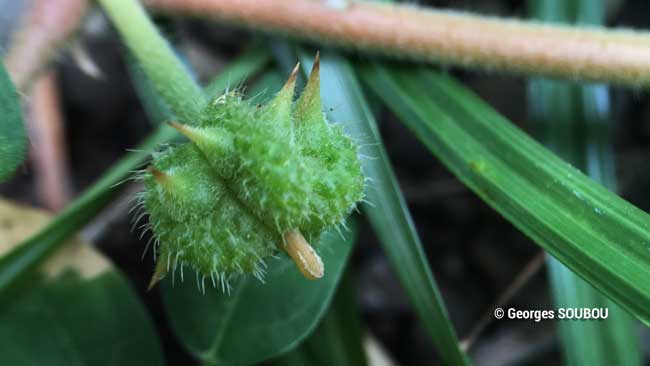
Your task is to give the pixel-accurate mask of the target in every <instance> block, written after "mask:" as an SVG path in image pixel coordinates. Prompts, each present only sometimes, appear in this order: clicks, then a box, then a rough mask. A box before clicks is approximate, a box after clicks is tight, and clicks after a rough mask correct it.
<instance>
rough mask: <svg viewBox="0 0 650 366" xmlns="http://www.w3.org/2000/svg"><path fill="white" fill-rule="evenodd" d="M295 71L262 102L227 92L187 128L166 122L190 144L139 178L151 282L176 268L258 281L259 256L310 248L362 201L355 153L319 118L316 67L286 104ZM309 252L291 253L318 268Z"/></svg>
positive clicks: (166, 153) (162, 156) (167, 153)
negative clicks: (152, 249)
mask: <svg viewBox="0 0 650 366" xmlns="http://www.w3.org/2000/svg"><path fill="white" fill-rule="evenodd" d="M297 71H298V69H297V67H296V69H295V70H294V72H293V73H292V75H291V76H290V77H289V80H288V81H287V83H286V84H285V86H284V87H283V88H282V89H281V90H280V91H279V92H278V93H277V95H276V96H275V98H274V99H272V100H271V101H270V102H269V103H268V104H266V105H264V106H259V105H255V104H252V103H251V102H249V101H248V100H245V99H244V98H243V96H242V95H241V94H239V93H237V92H228V93H226V94H224V95H222V96H220V97H219V98H216V99H215V100H213V101H211V102H210V103H209V104H208V106H207V107H206V108H205V110H204V111H203V113H202V115H201V118H200V120H199V121H194V122H195V123H194V124H191V125H180V124H176V123H173V124H172V125H173V126H174V127H175V128H177V129H178V130H179V131H180V132H182V133H183V134H184V135H185V136H187V137H188V138H189V139H190V142H187V143H183V144H179V145H177V146H173V147H167V148H165V149H164V150H162V151H161V152H158V153H156V154H154V155H153V159H152V164H151V166H150V168H149V169H148V170H147V171H145V172H143V173H142V175H141V178H142V179H143V181H144V185H145V191H144V192H143V193H142V196H141V197H142V202H143V205H144V207H145V208H146V210H147V212H148V213H149V224H148V226H149V228H150V229H151V230H152V231H153V235H154V238H155V239H156V244H155V246H156V252H157V253H158V256H157V257H158V259H157V260H158V262H159V264H158V266H157V271H156V273H157V274H158V277H160V274H161V273H163V274H164V273H165V272H166V271H168V270H175V269H176V268H177V267H179V266H180V267H181V268H182V267H191V268H193V269H195V270H196V271H197V273H198V274H199V275H202V276H204V277H211V278H212V280H213V282H219V283H221V284H222V285H223V284H224V282H225V283H227V280H228V278H230V277H231V276H233V275H237V274H254V275H255V276H256V277H258V278H260V279H261V278H262V275H263V269H264V267H265V264H264V263H265V260H267V259H268V258H270V257H272V256H274V255H277V254H278V253H279V252H280V251H281V250H282V249H284V250H288V249H287V248H293V246H286V245H285V244H283V243H285V242H286V238H293V237H294V236H295V235H294V234H295V233H299V234H300V233H302V235H304V236H305V237H306V239H307V240H308V241H310V242H317V240H318V238H319V236H320V234H321V233H322V232H323V231H324V230H326V229H328V228H331V227H337V226H338V225H340V224H342V222H343V220H344V219H345V217H346V216H347V215H348V214H349V213H350V212H351V211H352V210H353V209H354V208H355V206H356V204H357V202H358V201H360V200H361V199H362V198H363V190H364V182H365V180H364V177H363V174H362V172H361V164H360V162H359V158H358V154H357V152H358V148H357V146H356V144H355V143H354V142H353V141H352V140H351V139H350V138H349V137H348V136H347V135H346V134H345V133H344V131H343V129H342V127H341V126H339V125H333V124H330V123H328V122H327V121H326V119H325V115H324V114H323V112H322V105H321V99H320V85H319V67H318V61H317V60H316V62H315V63H314V68H313V69H312V73H311V76H310V78H309V81H308V83H307V85H306V87H305V89H304V90H303V92H302V95H301V97H300V98H299V99H298V100H297V101H295V102H294V101H293V94H294V87H295V81H296V74H297ZM287 233H293V234H292V235H289V236H285V234H287ZM299 234H298V235H299ZM292 240H293V239H292ZM305 245H307V246H308V244H305ZM298 247H301V246H300V245H298ZM302 247H304V245H303V246H302ZM309 249H310V248H309ZM311 252H312V251H311V250H306V249H302V250H301V251H300V253H297V254H296V253H290V254H292V257H295V258H299V260H301V261H303V262H305V263H306V264H307V265H309V264H310V263H318V261H320V258H318V259H317V260H310V259H309V258H308V257H309V256H310V255H311V254H310V253H311ZM302 254H305V255H306V256H307V258H306V259H305V258H303V257H302ZM314 255H315V253H314ZM316 256H317V255H316ZM299 260H298V259H296V263H297V264H298V265H299V267H300V266H301V264H300V263H299ZM321 266H322V264H321ZM301 271H303V273H305V271H304V270H303V269H302V268H301ZM154 277H156V275H154ZM158 279H159V278H158Z"/></svg>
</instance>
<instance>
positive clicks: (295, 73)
mask: <svg viewBox="0 0 650 366" xmlns="http://www.w3.org/2000/svg"><path fill="white" fill-rule="evenodd" d="M298 70H300V62H298V63H296V66H295V67H294V68H293V71H291V75H289V78H288V79H287V82H286V84H284V85H285V87H286V86H287V85H292V84H295V83H296V78H297V77H298Z"/></svg>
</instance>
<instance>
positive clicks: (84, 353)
mask: <svg viewBox="0 0 650 366" xmlns="http://www.w3.org/2000/svg"><path fill="white" fill-rule="evenodd" d="M0 220H2V222H3V223H4V224H3V225H2V226H1V227H0V237H2V238H3V239H4V242H3V245H4V246H3V248H8V246H11V245H13V244H15V242H16V241H18V240H20V238H22V237H25V236H27V235H29V233H30V232H33V231H35V229H36V228H38V227H40V226H42V225H44V224H45V223H46V222H47V221H48V220H49V218H48V215H47V214H44V213H42V212H41V211H37V210H34V209H28V208H22V207H19V206H16V205H13V204H10V203H7V202H6V201H0ZM0 304H1V305H0V324H2V326H1V327H0V363H1V364H3V365H65V366H68V365H160V364H162V363H163V359H162V351H161V347H160V344H159V341H158V336H157V334H156V332H155V329H154V326H153V324H152V322H151V319H150V318H149V316H148V314H147V312H146V310H145V308H144V306H142V304H141V303H140V301H139V300H138V298H137V295H136V294H135V293H134V291H133V290H132V289H131V288H130V287H129V284H128V282H127V281H126V280H125V279H124V278H123V277H122V275H121V274H120V273H119V272H118V271H117V270H116V269H115V268H114V267H113V266H111V265H110V263H109V262H108V260H107V259H105V258H104V257H103V256H101V255H100V254H98V253H97V252H96V251H95V250H94V249H93V248H91V247H90V245H88V244H86V243H82V242H80V241H68V242H66V246H65V247H63V248H62V249H61V250H60V251H58V252H57V254H56V255H55V256H54V257H53V258H52V260H50V261H48V262H47V263H46V265H45V266H44V267H43V268H41V270H40V271H39V273H38V274H37V275H36V276H33V277H32V278H31V281H30V283H29V286H25V287H24V288H21V289H20V291H14V292H12V293H11V294H10V296H7V295H6V294H5V296H2V297H0Z"/></svg>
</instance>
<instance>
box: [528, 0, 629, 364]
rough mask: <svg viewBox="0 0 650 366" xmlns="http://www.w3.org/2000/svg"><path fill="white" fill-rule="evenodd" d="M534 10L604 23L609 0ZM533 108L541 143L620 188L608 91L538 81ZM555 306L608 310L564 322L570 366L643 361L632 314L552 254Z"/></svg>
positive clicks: (543, 16)
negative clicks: (602, 317) (599, 315)
mask: <svg viewBox="0 0 650 366" xmlns="http://www.w3.org/2000/svg"><path fill="white" fill-rule="evenodd" d="M529 7H530V13H531V15H533V16H535V17H536V18H538V19H540V20H544V21H559V22H578V23H587V24H599V23H602V22H603V18H604V4H603V2H602V1H594V0H588V1H583V0H574V1H565V0H545V1H539V0H532V1H529ZM528 100H529V102H528V103H529V111H530V117H531V119H532V121H533V122H534V123H535V124H536V126H535V127H536V128H535V130H536V131H538V132H539V134H540V135H541V136H540V137H541V141H542V142H544V143H545V144H546V145H547V146H549V147H550V148H551V149H552V150H554V151H555V152H556V153H557V154H558V155H559V156H561V157H564V158H565V159H567V161H569V162H570V163H572V164H573V165H574V166H575V167H577V168H580V169H581V170H582V171H584V172H585V173H586V174H588V175H590V176H591V177H592V178H593V179H594V180H596V181H599V182H601V183H602V184H603V185H604V186H605V187H607V188H609V189H611V190H612V191H615V190H616V177H615V175H614V164H613V154H612V151H611V147H610V146H609V142H608V135H609V128H608V119H609V118H610V116H609V103H610V102H609V90H608V89H607V87H606V86H604V85H572V84H568V83H565V82H560V81H555V80H545V79H534V80H531V81H530V82H529V87H528ZM547 266H548V268H549V272H548V273H549V278H550V281H551V288H552V290H553V291H552V292H553V297H554V301H555V307H556V308H593V307H601V308H607V309H608V310H609V317H608V318H607V319H606V320H596V321H594V320H592V321H581V320H572V321H560V322H557V323H556V324H557V326H558V327H559V330H560V339H561V341H562V348H563V351H564V355H565V362H566V364H567V365H639V364H640V362H641V359H640V354H639V347H638V340H637V336H636V334H635V331H634V330H635V329H634V323H633V322H632V319H631V317H630V316H629V315H628V314H627V313H626V312H625V311H624V310H623V309H621V308H620V307H618V306H617V305H616V304H615V303H614V302H613V301H612V300H610V299H608V298H607V297H606V296H605V295H603V294H601V293H600V292H598V291H597V290H596V289H594V288H593V287H592V286H591V285H590V284H589V283H587V282H586V281H584V280H583V279H581V278H580V277H578V276H577V275H575V274H574V273H573V272H572V271H571V270H570V269H569V268H567V267H566V266H564V265H563V264H562V263H560V262H559V261H558V260H556V259H555V258H553V257H551V256H548V255H547Z"/></svg>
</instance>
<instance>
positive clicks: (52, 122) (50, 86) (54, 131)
mask: <svg viewBox="0 0 650 366" xmlns="http://www.w3.org/2000/svg"><path fill="white" fill-rule="evenodd" d="M29 103H30V113H29V119H28V123H29V135H30V140H31V144H30V145H31V154H30V155H31V158H32V163H33V166H34V173H35V178H36V191H37V195H38V197H39V200H40V201H41V202H43V204H44V205H45V206H46V207H47V208H48V209H50V210H51V211H54V212H56V211H59V210H60V209H62V208H63V207H64V206H65V205H66V204H67V203H68V201H69V200H70V196H71V195H70V184H69V174H68V172H69V170H68V164H67V162H68V159H67V155H66V151H65V147H66V146H67V145H66V143H65V133H64V123H63V115H62V112H61V106H60V100H59V90H58V87H57V82H56V74H55V73H54V71H51V72H49V73H47V74H45V75H44V76H43V77H42V78H40V79H39V80H38V81H37V82H36V83H35V84H34V90H33V93H32V98H31V99H30V101H29Z"/></svg>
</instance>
